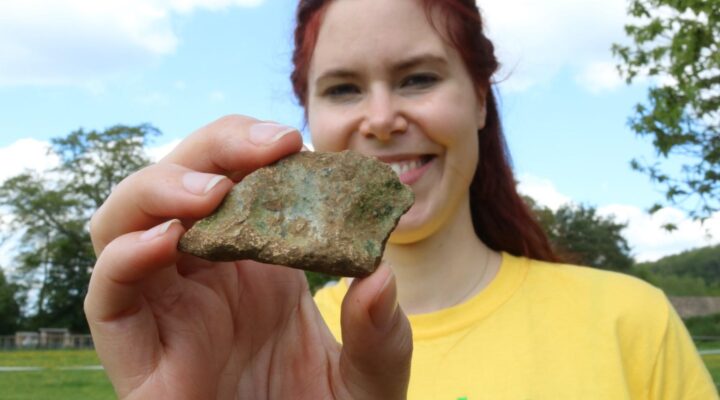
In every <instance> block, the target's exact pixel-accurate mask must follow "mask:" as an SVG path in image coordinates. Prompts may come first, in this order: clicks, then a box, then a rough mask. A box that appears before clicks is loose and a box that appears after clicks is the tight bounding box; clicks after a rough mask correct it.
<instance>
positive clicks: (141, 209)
mask: <svg viewBox="0 0 720 400" xmlns="http://www.w3.org/2000/svg"><path fill="white" fill-rule="evenodd" d="M232 185H233V183H232V181H230V179H228V178H227V177H225V176H224V175H217V174H208V173H202V172H196V171H193V170H191V169H189V168H185V167H182V166H179V165H174V164H157V165H152V166H150V167H147V168H145V169H143V170H140V171H138V172H136V173H134V174H133V175H131V176H129V177H128V178H126V179H125V180H124V181H122V182H121V183H120V184H119V185H118V186H117V187H116V188H115V190H114V191H113V194H112V195H111V196H110V197H109V198H108V199H107V200H106V201H105V204H103V205H102V207H100V209H99V210H98V211H97V212H96V213H95V215H93V218H92V220H91V223H90V232H91V234H92V235H91V236H92V241H93V246H94V248H95V252H96V254H100V253H101V252H102V251H103V249H104V248H105V246H106V245H107V244H108V243H110V242H111V241H112V240H113V239H115V238H116V237H118V236H121V235H123V234H125V233H127V232H135V231H139V230H144V229H147V227H149V226H153V225H156V224H159V223H161V222H162V221H166V220H168V219H170V218H182V219H197V218H201V217H203V216H205V215H208V214H210V213H211V212H212V211H213V210H214V209H215V208H216V207H217V206H218V205H219V204H220V202H222V199H223V198H224V196H225V194H227V192H228V191H229V190H230V189H231V188H232Z"/></svg>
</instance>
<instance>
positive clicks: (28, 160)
mask: <svg viewBox="0 0 720 400" xmlns="http://www.w3.org/2000/svg"><path fill="white" fill-rule="evenodd" d="M49 148H50V143H48V142H43V141H40V140H35V139H20V140H18V141H16V142H15V143H12V144H11V145H9V146H6V147H0V160H2V168H0V182H4V181H5V180H6V179H7V178H9V177H11V176H15V175H17V174H20V173H21V172H23V171H25V170H26V169H30V170H36V171H42V170H45V169H48V168H51V167H54V166H56V165H58V163H59V160H58V158H57V157H56V156H53V155H49V154H48V149H49Z"/></svg>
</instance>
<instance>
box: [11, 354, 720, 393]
mask: <svg viewBox="0 0 720 400" xmlns="http://www.w3.org/2000/svg"><path fill="white" fill-rule="evenodd" d="M700 347H704V346H700ZM715 348H717V347H715ZM703 360H705V364H706V365H707V366H708V369H709V370H710V373H711V374H712V376H713V379H714V380H715V382H716V384H717V383H720V354H709V355H705V356H703ZM99 363H100V362H99V361H98V358H97V356H96V355H95V352H94V351H92V350H56V351H16V352H14V351H11V352H0V366H2V367H41V368H44V369H43V370H40V371H16V372H0V400H38V399H52V400H76V399H83V400H85V399H87V400H95V399H114V398H115V395H114V393H113V390H112V386H110V382H109V381H108V379H107V377H106V376H105V373H104V372H103V371H93V370H87V369H66V368H78V367H86V366H92V365H98V364H99Z"/></svg>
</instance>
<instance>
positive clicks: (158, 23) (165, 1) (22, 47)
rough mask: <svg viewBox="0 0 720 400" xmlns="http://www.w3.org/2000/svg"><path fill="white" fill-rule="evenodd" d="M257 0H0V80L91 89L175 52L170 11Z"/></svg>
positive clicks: (259, 0) (258, 0) (216, 7)
mask: <svg viewBox="0 0 720 400" xmlns="http://www.w3.org/2000/svg"><path fill="white" fill-rule="evenodd" d="M263 2H264V0H102V1H96V0H23V1H0V85H48V84H52V85H57V84H79V85H83V86H89V87H90V88H91V89H92V88H96V87H101V86H102V84H101V83H100V82H102V81H103V80H105V79H107V78H108V77H112V76H114V75H116V74H118V73H121V72H124V71H127V70H128V69H133V68H137V67H143V66H147V65H149V64H152V63H153V62H155V61H156V60H157V59H158V58H159V57H161V56H163V55H167V54H170V53H172V52H174V51H175V48H176V47H177V45H178V37H177V35H176V33H175V31H174V30H173V26H172V24H171V17H172V15H173V14H180V13H183V14H187V13H190V12H192V11H194V10H197V9H206V10H220V9H225V8H228V7H233V6H247V7H251V6H257V5H260V4H262V3H263Z"/></svg>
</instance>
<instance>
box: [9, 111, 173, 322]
mask: <svg viewBox="0 0 720 400" xmlns="http://www.w3.org/2000/svg"><path fill="white" fill-rule="evenodd" d="M158 133H159V132H158V131H157V130H156V129H155V128H153V127H151V126H149V125H140V126H136V127H128V126H122V125H118V126H115V127H112V128H109V129H107V130H105V131H103V132H96V131H89V132H87V131H84V130H82V129H80V130H77V131H74V132H72V133H70V134H69V135H68V136H67V137H64V138H58V139H53V140H52V145H51V148H50V152H51V153H52V154H54V155H55V156H57V157H58V158H59V160H60V164H59V165H58V166H57V167H55V168H52V169H51V170H49V171H44V172H43V173H42V174H40V173H37V172H25V173H22V174H19V175H17V176H14V177H12V178H9V179H7V180H6V181H5V182H4V183H3V184H2V185H1V186H0V205H1V206H4V207H5V208H6V209H7V210H8V212H9V213H10V214H11V215H12V218H11V219H10V222H6V224H8V225H9V226H8V228H9V229H7V230H6V231H8V232H13V234H15V235H17V237H18V238H19V239H20V240H19V241H18V242H19V244H18V247H17V255H16V257H15V262H16V263H17V265H16V270H17V271H18V272H19V273H21V274H22V275H23V276H24V278H25V279H26V280H27V281H28V283H29V286H30V285H34V286H35V287H36V288H37V290H38V293H37V303H36V304H35V315H34V316H33V317H32V318H30V319H29V321H30V327H31V328H38V327H40V326H62V327H68V328H70V329H71V330H73V331H75V332H78V331H79V332H86V331H87V330H88V328H87V323H86V321H85V317H84V315H83V300H84V297H85V291H86V288H87V284H88V281H89V277H90V272H91V270H92V267H93V265H94V264H95V255H94V253H93V249H92V244H91V242H90V236H89V233H88V229H87V228H88V223H89V220H90V217H91V215H92V213H93V212H94V210H96V209H97V208H98V207H100V205H101V204H102V203H103V202H104V201H105V198H106V197H107V196H108V195H109V194H110V191H111V190H112V188H113V187H114V185H116V184H117V183H119V182H120V181H121V180H122V179H123V178H125V177H126V176H128V175H129V174H131V173H132V172H134V171H136V170H138V169H140V168H141V167H143V166H145V165H147V164H148V163H149V160H148V158H147V156H146V155H145V152H144V146H145V144H146V142H147V141H148V140H149V138H150V137H151V136H153V135H157V134H158Z"/></svg>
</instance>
